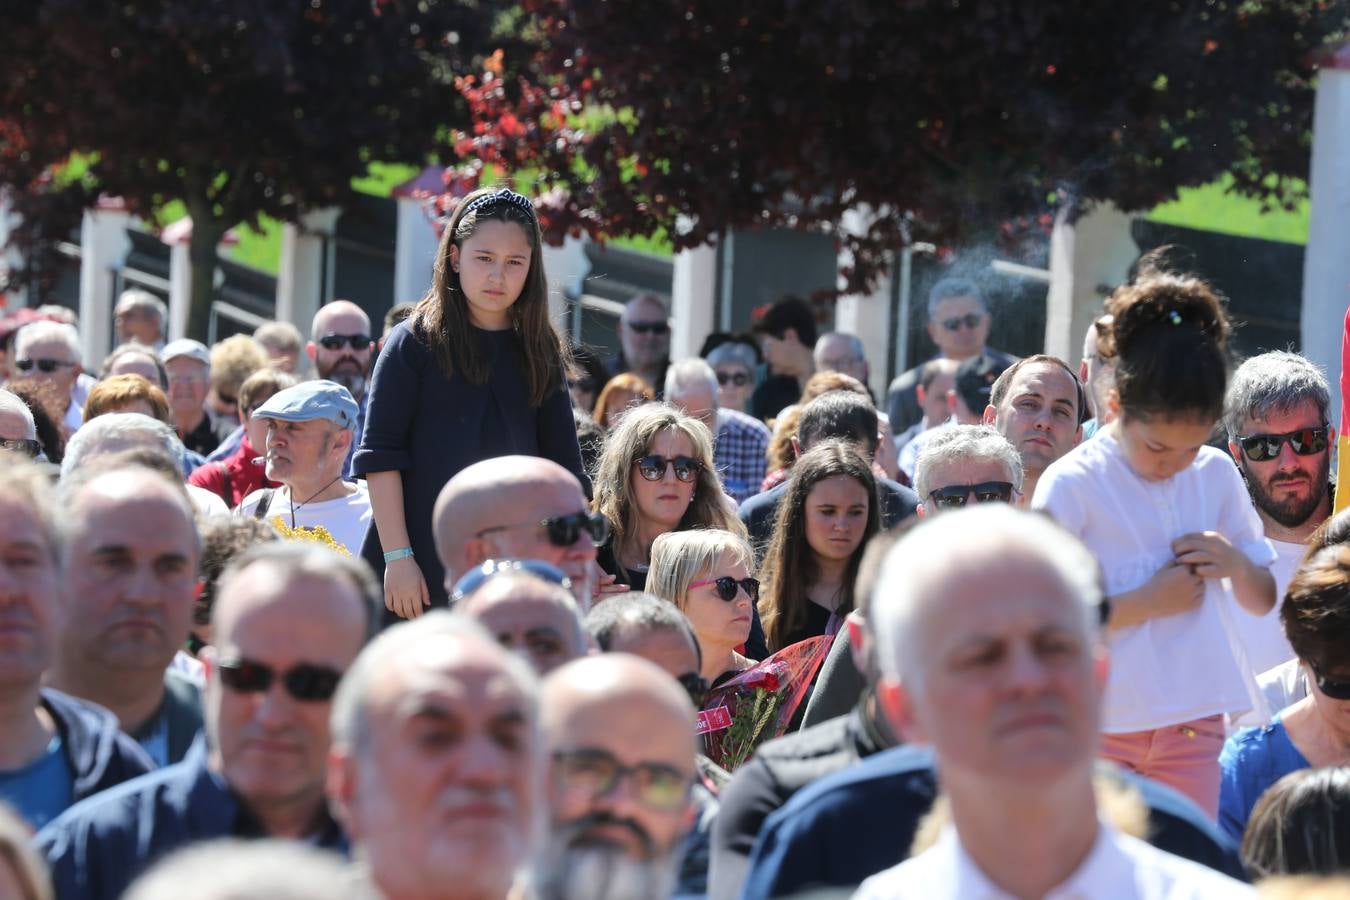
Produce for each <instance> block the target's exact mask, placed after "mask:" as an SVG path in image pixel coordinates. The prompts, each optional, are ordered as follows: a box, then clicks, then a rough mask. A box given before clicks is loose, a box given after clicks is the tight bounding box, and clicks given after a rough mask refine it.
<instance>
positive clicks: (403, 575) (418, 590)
mask: <svg viewBox="0 0 1350 900" xmlns="http://www.w3.org/2000/svg"><path fill="white" fill-rule="evenodd" d="M430 603H431V597H430V595H429V594H428V593H427V583H426V579H424V578H423V577H422V569H421V567H419V566H418V565H417V560H416V559H414V558H413V557H411V556H405V557H403V558H402V559H396V560H394V561H393V562H391V563H389V564H388V565H387V566H385V569H384V605H385V607H386V608H388V609H389V611H390V612H392V613H394V614H395V615H396V616H398V617H399V618H401V619H415V618H417V617H418V616H420V615H421V614H422V612H423V611H424V610H425V609H426V607H427V606H428V605H429V604H430Z"/></svg>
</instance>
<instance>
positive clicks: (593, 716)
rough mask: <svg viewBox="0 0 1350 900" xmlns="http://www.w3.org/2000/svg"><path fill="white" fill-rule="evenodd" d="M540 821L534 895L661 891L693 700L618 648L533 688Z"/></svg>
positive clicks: (673, 858)
mask: <svg viewBox="0 0 1350 900" xmlns="http://www.w3.org/2000/svg"><path fill="white" fill-rule="evenodd" d="M540 709H541V710H542V712H541V718H540V725H541V728H542V731H543V738H544V751H545V753H546V755H547V759H548V760H549V761H550V772H549V774H550V776H551V777H550V778H548V779H547V784H548V789H549V814H550V819H551V827H550V831H549V839H548V842H547V846H546V847H545V849H544V852H543V853H542V854H541V855H540V860H539V863H538V869H537V871H536V878H535V884H534V887H535V889H536V891H537V896H538V897H539V898H540V900H582V898H585V900H608V898H615V900H617V898H625V900H645V898H651V900H658V898H662V900H663V898H667V897H669V896H670V895H671V893H672V890H673V888H674V886H675V881H676V869H677V866H678V863H679V860H680V850H681V838H682V837H683V832H684V825H685V817H686V814H687V812H688V809H689V805H690V796H691V795H690V792H691V789H692V787H693V784H694V778H695V761H694V754H695V751H696V738H695V736H694V707H693V704H691V703H690V702H689V697H688V696H687V695H686V694H685V692H684V689H683V688H682V687H681V686H680V685H679V683H678V682H676V681H675V680H674V679H673V678H671V677H670V675H668V674H667V673H666V672H665V671H664V670H662V669H660V668H658V667H657V666H656V665H654V664H652V663H650V662H648V661H647V660H645V659H640V658H638V657H636V656H629V655H627V654H623V653H608V654H602V655H600V656H588V657H586V658H585V659H581V660H578V661H576V662H572V663H568V664H567V665H565V666H563V667H562V668H560V669H558V670H556V671H555V672H553V674H551V675H550V676H549V677H548V678H547V679H546V680H545V681H544V688H543V691H542V693H541V695H540Z"/></svg>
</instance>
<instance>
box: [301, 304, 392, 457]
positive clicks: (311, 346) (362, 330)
mask: <svg viewBox="0 0 1350 900" xmlns="http://www.w3.org/2000/svg"><path fill="white" fill-rule="evenodd" d="M379 349H380V346H379V343H378V342H377V341H376V340H375V339H374V338H372V337H371V335H370V316H368V315H366V311H365V310H363V309H362V308H361V307H359V306H357V305H356V304H355V303H353V302H352V301H350V300H334V301H333V302H332V303H329V304H326V305H324V306H321V307H320V308H319V311H318V312H317V313H315V314H314V322H313V324H312V325H311V326H310V341H309V343H308V344H306V345H305V353H306V354H307V355H308V356H309V358H310V360H311V361H313V363H314V371H315V374H316V375H317V376H318V377H319V378H326V379H328V380H329V381H335V382H337V383H338V384H340V385H342V386H343V387H345V388H346V389H347V390H348V391H350V392H351V395H352V398H353V399H355V400H356V405H357V407H358V411H357V416H356V430H355V432H354V433H353V435H352V445H351V447H350V449H348V451H347V459H346V462H345V463H343V466H342V476H343V477H344V478H347V477H350V476H351V471H352V455H353V454H354V453H355V452H356V448H357V447H359V446H361V435H362V433H363V432H364V430H365V426H366V387H367V386H368V385H369V383H370V370H371V368H372V367H373V366H374V365H375V355H376V354H377V353H378V352H379Z"/></svg>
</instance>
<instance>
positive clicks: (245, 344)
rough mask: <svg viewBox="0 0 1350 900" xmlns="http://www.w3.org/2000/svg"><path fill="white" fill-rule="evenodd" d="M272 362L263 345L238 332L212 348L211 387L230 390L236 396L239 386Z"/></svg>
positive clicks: (217, 389) (218, 389)
mask: <svg viewBox="0 0 1350 900" xmlns="http://www.w3.org/2000/svg"><path fill="white" fill-rule="evenodd" d="M271 364H272V358H271V357H270V356H268V355H267V351H266V350H264V349H263V345H262V344H260V343H258V342H257V341H255V340H254V339H253V338H251V337H249V336H248V335H246V334H236V335H233V336H231V337H227V338H226V339H225V340H223V341H221V342H220V343H218V344H216V345H215V346H214V347H212V348H211V387H213V388H215V389H216V391H217V392H219V391H221V390H222V389H224V390H229V389H231V388H233V390H229V392H230V393H232V394H234V395H235V396H236V397H237V396H238V394H239V386H240V385H241V384H243V383H244V381H245V380H247V378H248V376H250V375H252V374H253V373H254V372H256V371H258V370H259V369H265V368H267V367H268V366H269V365H271Z"/></svg>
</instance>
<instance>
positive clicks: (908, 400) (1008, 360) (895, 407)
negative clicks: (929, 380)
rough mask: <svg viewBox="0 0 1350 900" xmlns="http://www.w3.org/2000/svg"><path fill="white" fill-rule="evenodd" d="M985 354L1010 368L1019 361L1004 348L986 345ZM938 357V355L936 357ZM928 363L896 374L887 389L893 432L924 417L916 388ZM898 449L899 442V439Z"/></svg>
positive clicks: (888, 412) (899, 431)
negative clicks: (1005, 351) (998, 348)
mask: <svg viewBox="0 0 1350 900" xmlns="http://www.w3.org/2000/svg"><path fill="white" fill-rule="evenodd" d="M984 355H985V356H988V357H989V358H990V359H993V360H995V361H996V362H998V364H999V365H1001V366H1002V367H1003V368H1005V369H1006V368H1008V366H1011V365H1012V364H1013V363H1015V362H1017V357H1015V356H1012V355H1010V354H1008V353H1004V352H1003V351H1002V350H995V349H994V348H993V347H985V348H984ZM934 358H936V357H934ZM925 365H927V363H919V364H918V365H917V366H915V367H914V368H912V369H908V370H906V371H904V372H901V373H900V374H899V375H897V376H895V380H894V381H892V382H891V385H890V387H889V388H887V389H886V415H887V416H888V417H889V418H890V420H891V432H892V433H893V434H900V433H901V432H904V431H907V430H908V429H909V428H910V426H912V425H913V424H914V423H915V422H918V421H919V420H920V419H922V418H923V408H922V407H920V406H919V394H918V391H917V390H916V389H917V388H918V386H919V382H920V381H921V380H922V379H923V367H924V366H925ZM971 412H973V413H977V414H978V413H983V412H984V410H982V409H973V410H971ZM896 443H897V449H898V448H899V442H898V441H897V442H896Z"/></svg>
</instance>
